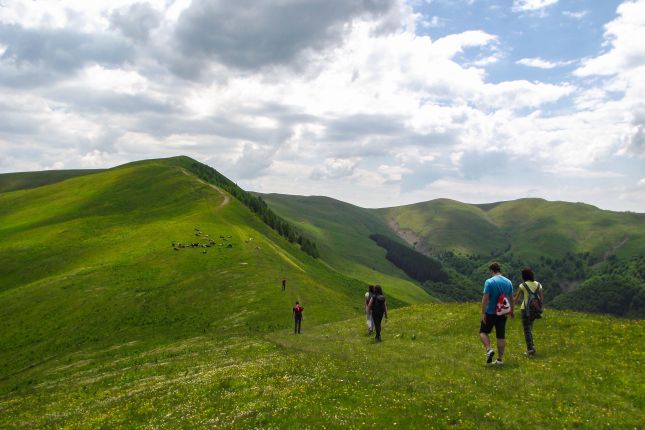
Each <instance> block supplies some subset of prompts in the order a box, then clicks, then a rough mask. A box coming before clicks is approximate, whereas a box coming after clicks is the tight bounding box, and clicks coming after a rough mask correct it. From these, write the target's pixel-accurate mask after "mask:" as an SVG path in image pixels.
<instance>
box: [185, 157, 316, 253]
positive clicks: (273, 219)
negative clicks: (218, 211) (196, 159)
mask: <svg viewBox="0 0 645 430" xmlns="http://www.w3.org/2000/svg"><path fill="white" fill-rule="evenodd" d="M190 171H191V172H193V173H194V174H195V175H196V176H197V177H198V178H200V179H202V180H204V181H206V182H208V183H211V184H213V185H217V186H218V187H219V188H221V189H223V190H224V191H226V192H227V193H229V194H230V195H232V196H233V197H235V198H236V199H237V200H239V201H240V202H242V203H243V204H244V205H245V206H246V207H248V208H249V209H250V210H251V211H252V212H253V213H255V214H256V215H257V216H258V217H260V219H261V220H262V221H263V222H264V223H265V224H266V225H268V226H269V227H271V228H272V229H273V230H275V231H276V232H278V234H280V236H282V237H284V238H286V239H287V240H288V241H289V242H291V243H297V244H299V245H300V249H302V250H303V252H305V253H307V254H309V255H311V256H312V257H314V258H318V257H319V256H320V254H319V252H318V247H317V246H316V243H315V242H314V241H312V240H311V239H309V238H307V237H305V236H304V235H303V234H302V233H301V232H300V231H298V230H297V229H296V228H295V227H294V226H292V225H291V224H289V223H288V222H287V221H285V220H284V219H283V218H281V217H279V216H278V215H276V214H275V212H273V211H272V210H271V209H270V208H269V206H268V205H267V204H266V202H265V201H264V200H262V197H259V196H254V195H253V194H251V193H249V192H247V191H244V190H243V189H242V188H240V187H239V186H237V184H236V183H234V182H232V181H231V180H230V179H228V178H227V177H226V176H224V175H222V174H221V173H219V172H218V171H217V170H215V169H213V168H212V167H210V166H206V165H205V164H201V163H192V164H191V166H190Z"/></svg>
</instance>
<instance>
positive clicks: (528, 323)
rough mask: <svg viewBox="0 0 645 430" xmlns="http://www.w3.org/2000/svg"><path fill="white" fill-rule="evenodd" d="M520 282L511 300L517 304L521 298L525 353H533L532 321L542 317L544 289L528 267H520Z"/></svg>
mask: <svg viewBox="0 0 645 430" xmlns="http://www.w3.org/2000/svg"><path fill="white" fill-rule="evenodd" d="M522 280H523V281H524V282H522V283H521V284H520V285H518V287H517V292H516V293H515V296H514V297H513V301H514V302H515V303H516V304H517V303H519V301H520V296H521V298H522V308H521V309H522V327H524V340H526V355H527V356H529V357H530V356H532V355H534V354H535V344H534V343H533V321H535V320H536V319H539V318H542V303H544V290H543V288H542V285H541V284H540V283H539V282H536V281H535V274H534V273H533V270H531V269H530V268H528V267H525V268H524V269H522Z"/></svg>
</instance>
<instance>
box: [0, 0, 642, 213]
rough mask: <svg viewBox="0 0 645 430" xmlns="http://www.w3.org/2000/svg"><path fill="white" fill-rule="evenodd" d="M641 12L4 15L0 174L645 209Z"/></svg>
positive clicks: (232, 10) (572, 5)
mask: <svg viewBox="0 0 645 430" xmlns="http://www.w3.org/2000/svg"><path fill="white" fill-rule="evenodd" d="M642 40H645V0H625V1H614V0H602V1H582V0H507V1H488V0H486V1H485V0H407V1H406V0H379V1H374V0H308V1H306V2H303V1H299V0H281V1H280V2H277V1H270V0H254V1H250V0H248V1H246V0H245V1H238V2H229V1H223V0H149V1H140V2H131V1H125V0H114V1H111V2H92V1H83V2H78V1H72V0H57V1H47V2H46V1H31V0H29V1H27V0H24V1H15V0H3V1H2V2H1V3H0V90H1V91H2V94H3V97H2V99H0V172H12V171H27V170H43V169H70V168H92V167H97V168H98V167H111V166H114V165H117V164H120V163H124V162H128V161H133V160H138V159H143V158H153V157H165V156H173V155H179V154H185V155H189V156H192V157H194V158H196V159H198V160H200V161H202V162H205V163H207V164H210V165H212V166H213V167H215V168H216V169H218V170H219V171H221V172H222V173H224V174H225V175H227V176H228V177H230V178H231V179H232V180H234V181H236V182H238V183H239V184H241V185H242V186H243V187H245V188H247V189H250V190H256V191H260V192H278V193H291V194H301V195H327V196H330V197H334V198H338V199H341V200H344V201H347V202H350V203H354V204H357V205H360V206H364V207H384V206H394V205H401V204H408V203H414V202H419V201H425V200H430V199H434V198H440V197H448V198H453V199H456V200H460V201H465V202H472V203H484V202H492V201H500V200H510V199H516V198H521V197H541V198H545V199H548V200H565V201H583V202H586V203H590V204H594V205H596V206H599V207H601V208H604V209H611V210H631V211H638V212H645V80H644V79H642V76H645V44H643V43H642Z"/></svg>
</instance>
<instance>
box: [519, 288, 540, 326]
mask: <svg viewBox="0 0 645 430" xmlns="http://www.w3.org/2000/svg"><path fill="white" fill-rule="evenodd" d="M522 285H523V286H524V289H525V290H526V293H527V294H528V300H527V305H526V306H525V307H524V311H525V312H526V314H527V315H528V316H529V318H533V319H539V318H542V311H543V308H542V300H541V299H540V295H539V294H538V291H540V288H541V287H542V285H540V283H539V282H538V284H537V285H538V287H537V288H536V289H535V292H533V291H531V289H530V288H529V286H528V285H527V284H526V282H524V283H523V284H522Z"/></svg>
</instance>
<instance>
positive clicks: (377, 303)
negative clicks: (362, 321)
mask: <svg viewBox="0 0 645 430" xmlns="http://www.w3.org/2000/svg"><path fill="white" fill-rule="evenodd" d="M384 312H385V296H384V295H382V294H379V295H378V296H374V303H373V304H372V314H377V315H380V314H382V313H384Z"/></svg>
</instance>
